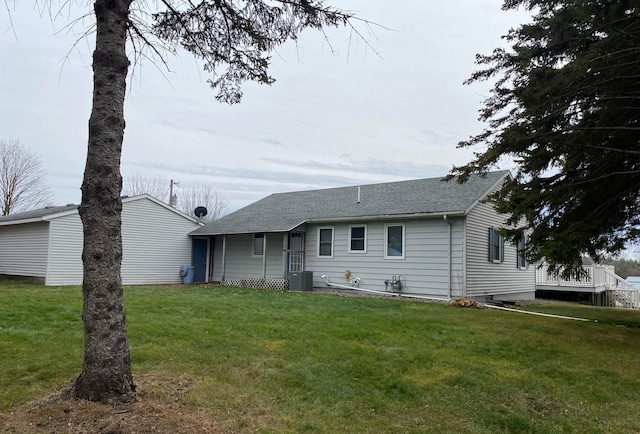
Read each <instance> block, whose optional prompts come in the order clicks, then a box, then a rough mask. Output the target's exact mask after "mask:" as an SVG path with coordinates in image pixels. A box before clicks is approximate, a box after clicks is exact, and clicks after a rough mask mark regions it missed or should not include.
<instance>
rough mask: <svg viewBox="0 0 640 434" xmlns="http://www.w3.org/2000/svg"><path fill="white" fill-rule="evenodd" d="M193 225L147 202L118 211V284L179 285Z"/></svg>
mask: <svg viewBox="0 0 640 434" xmlns="http://www.w3.org/2000/svg"><path fill="white" fill-rule="evenodd" d="M197 227H199V226H198V224H197V223H195V222H193V221H189V220H187V219H186V218H185V217H183V216H182V215H180V214H178V213H176V212H173V211H172V210H169V209H166V208H164V207H162V206H159V205H158V204H157V203H155V202H153V201H152V200H151V199H148V198H142V199H137V200H132V201H128V202H125V203H124V204H123V208H122V283H123V284H125V285H137V284H149V283H181V282H182V277H181V276H180V265H183V264H191V238H190V237H189V236H188V235H187V234H188V233H189V232H191V231H193V230H194V229H196V228H197Z"/></svg>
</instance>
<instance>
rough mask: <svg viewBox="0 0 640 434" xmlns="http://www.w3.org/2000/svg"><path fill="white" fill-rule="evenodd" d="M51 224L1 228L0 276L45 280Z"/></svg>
mask: <svg viewBox="0 0 640 434" xmlns="http://www.w3.org/2000/svg"><path fill="white" fill-rule="evenodd" d="M48 247H49V224H48V223H46V222H37V223H25V224H19V225H10V226H0V274H5V275H10V276H28V277H39V278H44V277H45V274H46V271H47V249H48Z"/></svg>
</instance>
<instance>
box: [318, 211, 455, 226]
mask: <svg viewBox="0 0 640 434" xmlns="http://www.w3.org/2000/svg"><path fill="white" fill-rule="evenodd" d="M444 216H447V217H464V216H465V212H464V211H457V210H452V211H437V212H419V213H410V214H381V215H371V216H358V217H326V218H317V219H309V220H307V223H332V222H347V221H350V222H354V221H358V222H361V221H379V220H414V219H424V218H442V217H444Z"/></svg>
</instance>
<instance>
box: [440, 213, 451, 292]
mask: <svg viewBox="0 0 640 434" xmlns="http://www.w3.org/2000/svg"><path fill="white" fill-rule="evenodd" d="M442 219H443V220H444V221H445V222H446V223H447V244H448V246H449V250H448V252H447V270H448V271H447V287H448V291H449V298H451V222H450V221H449V219H447V215H446V214H445V215H443V216H442Z"/></svg>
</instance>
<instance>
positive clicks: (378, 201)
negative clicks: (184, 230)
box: [190, 171, 509, 235]
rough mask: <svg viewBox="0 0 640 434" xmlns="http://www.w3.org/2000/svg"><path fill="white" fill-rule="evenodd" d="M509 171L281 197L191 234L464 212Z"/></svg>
mask: <svg viewBox="0 0 640 434" xmlns="http://www.w3.org/2000/svg"><path fill="white" fill-rule="evenodd" d="M508 174H509V172H508V171H499V172H489V173H488V174H487V175H486V176H478V175H474V176H471V178H470V179H469V180H468V181H467V182H466V183H464V184H458V183H457V182H455V181H450V182H444V181H442V178H429V179H418V180H412V181H399V182H389V183H384V184H370V185H363V186H360V187H359V188H360V202H359V203H358V201H357V200H358V186H353V187H339V188H328V189H322V190H309V191H297V192H292V193H276V194H272V195H270V196H267V197H265V198H264V199H261V200H259V201H257V202H254V203H252V204H251V205H248V206H246V207H244V208H242V209H239V210H238V211H235V212H233V213H231V214H228V215H226V216H224V217H222V218H220V219H218V220H215V221H213V222H211V223H209V224H207V225H206V226H203V227H201V228H198V229H196V230H195V231H193V232H191V234H190V235H223V234H242V233H254V232H286V231H290V230H292V229H293V228H295V227H297V226H298V225H300V224H302V223H305V222H313V221H327V222H328V221H331V220H332V219H334V220H343V219H354V220H358V219H366V218H376V217H378V216H388V217H389V218H391V217H393V216H396V217H410V216H411V215H422V214H436V215H437V214H463V213H466V212H468V211H469V210H470V208H471V207H472V206H473V205H474V204H475V203H477V201H478V200H480V199H482V198H483V197H485V196H486V195H487V194H488V193H489V192H490V191H491V190H492V189H493V188H494V187H495V185H496V184H497V183H498V182H500V181H501V180H502V179H503V178H504V177H506V176H508Z"/></svg>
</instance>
